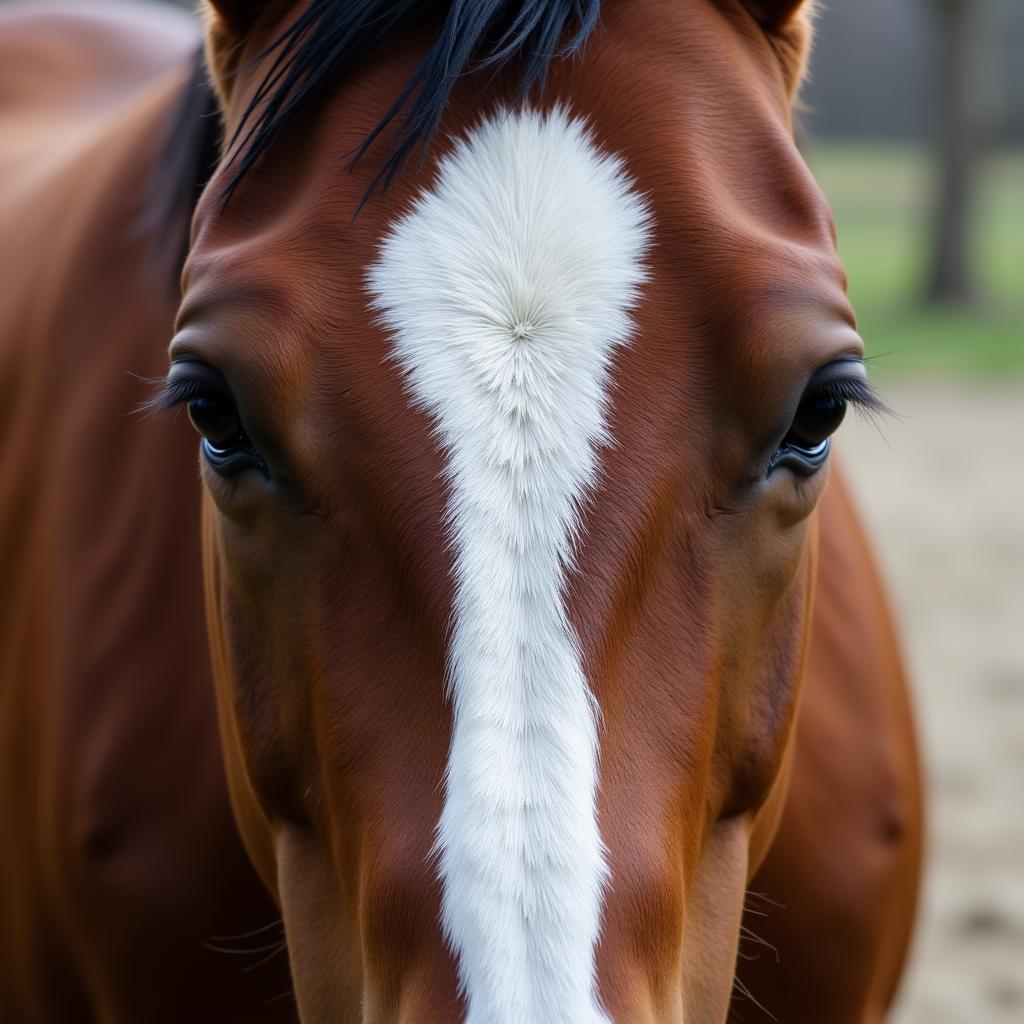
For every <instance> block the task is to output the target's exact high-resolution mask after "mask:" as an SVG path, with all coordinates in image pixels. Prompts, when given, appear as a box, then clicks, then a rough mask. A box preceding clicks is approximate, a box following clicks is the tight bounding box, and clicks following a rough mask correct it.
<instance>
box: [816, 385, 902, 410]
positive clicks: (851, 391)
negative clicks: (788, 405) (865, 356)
mask: <svg viewBox="0 0 1024 1024" xmlns="http://www.w3.org/2000/svg"><path fill="white" fill-rule="evenodd" d="M815 392H816V393H817V394H819V395H827V396H828V397H829V398H835V399H838V400H839V401H843V402H847V403H848V404H849V405H852V406H854V407H855V408H856V409H857V410H858V411H859V412H861V413H863V414H864V415H866V416H868V417H869V418H870V419H874V418H877V417H886V416H894V415H895V413H894V412H893V410H892V409H891V408H889V406H888V405H886V403H885V402H884V401H882V399H881V398H880V397H879V396H878V393H877V392H876V391H875V389H874V388H873V387H872V386H871V385H870V384H869V383H868V382H867V381H866V380H864V379H863V378H861V377H836V378H833V379H832V380H828V381H824V382H823V383H821V384H819V385H818V386H817V387H816V388H815Z"/></svg>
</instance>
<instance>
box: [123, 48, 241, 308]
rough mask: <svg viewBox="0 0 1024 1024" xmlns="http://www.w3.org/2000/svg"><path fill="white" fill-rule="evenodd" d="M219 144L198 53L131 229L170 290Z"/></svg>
mask: <svg viewBox="0 0 1024 1024" xmlns="http://www.w3.org/2000/svg"><path fill="white" fill-rule="evenodd" d="M220 142H221V120H220V105H219V103H218V102H217V97H216V94H215V93H214V91H213V89H212V88H211V87H210V82H209V75H208V73H207V70H206V62H205V61H204V60H203V55H202V52H197V53H196V54H195V55H194V56H193V58H192V70H191V73H190V75H189V77H188V79H187V81H186V82H185V85H184V87H183V88H182V91H181V95H180V97H179V99H178V103H177V105H176V107H175V108H174V110H173V112H172V114H171V117H170V118H169V120H168V124H167V128H166V134H165V136H164V138H163V141H162V145H161V147H160V151H159V154H158V156H157V159H156V161H155V162H154V165H153V170H152V173H151V174H150V177H149V181H148V182H147V184H146V191H145V194H144V196H143V206H142V214H141V216H140V217H139V219H138V222H137V223H136V225H135V229H136V230H137V231H138V232H139V233H141V234H145V235H149V236H150V237H151V239H152V244H153V254H154V260H155V263H156V265H157V268H158V269H159V270H160V271H161V272H162V273H164V272H166V273H169V275H170V280H171V281H172V282H173V287H174V288H175V289H176V288H177V287H178V277H179V275H180V274H181V268H182V266H183V265H184V263H185V257H186V255H187V254H188V229H189V223H190V221H191V219H192V214H193V213H194V212H195V208H196V204H197V203H198V202H199V196H200V195H201V194H202V191H203V189H204V188H205V187H206V183H207V182H208V181H209V180H210V177H211V175H212V174H213V171H214V169H215V168H216V166H217V161H218V159H219V156H220Z"/></svg>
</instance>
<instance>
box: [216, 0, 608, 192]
mask: <svg viewBox="0 0 1024 1024" xmlns="http://www.w3.org/2000/svg"><path fill="white" fill-rule="evenodd" d="M434 12H440V13H441V14H442V15H443V22H442V24H441V28H440V31H439V33H438V37H437V41H436V42H435V43H434V45H433V46H432V47H431V49H430V51H429V52H428V53H427V56H426V57H425V59H424V61H423V63H422V64H421V65H420V66H419V68H417V70H416V71H415V72H414V73H413V75H412V77H411V78H410V79H409V81H408V82H407V83H406V84H405V86H404V87H403V89H402V91H401V92H400V93H399V95H398V97H397V98H396V99H395V101H394V103H393V104H392V105H391V106H390V107H389V108H388V110H387V112H386V113H385V114H384V116H383V118H382V119H381V121H380V122H379V123H378V124H377V126H376V127H375V128H374V129H373V131H372V132H370V134H369V135H368V136H367V137H366V138H365V139H364V140H363V142H362V143H361V144H360V145H359V146H358V147H357V148H356V150H355V151H354V153H353V154H352V159H351V161H350V162H349V164H348V165H347V167H348V170H352V169H353V168H354V167H355V165H356V164H357V163H358V162H359V161H360V160H361V159H362V158H363V157H364V156H365V155H366V152H367V151H368V150H369V148H370V147H371V146H372V145H373V144H374V142H375V141H376V140H377V139H378V138H379V137H380V136H381V135H382V133H383V132H385V131H386V130H387V129H388V128H389V127H390V126H393V125H394V129H393V131H392V134H391V137H390V139H389V140H388V152H387V157H386V159H385V161H384V163H383V166H382V167H381V169H380V171H379V172H378V173H377V175H376V176H375V177H374V179H373V181H372V183H371V185H370V187H369V189H368V191H367V197H368V196H369V195H370V194H371V193H372V192H373V191H374V190H375V189H377V188H378V187H380V188H383V189H386V188H387V187H388V185H389V184H390V183H391V181H392V180H393V179H394V177H395V175H396V174H397V173H398V172H399V170H400V169H401V168H402V166H403V165H404V164H405V162H406V160H408V159H409V157H410V156H411V155H412V154H413V153H415V152H416V150H417V149H418V150H420V151H421V152H425V151H426V149H427V147H428V146H429V144H430V142H431V140H432V138H433V137H434V134H435V133H436V131H437V128H438V125H439V124H440V121H441V116H442V114H443V113H444V109H445V106H446V104H447V102H448V98H449V96H450V95H451V91H452V88H453V87H454V85H455V82H456V81H457V80H458V79H459V78H460V77H461V76H463V75H465V74H468V73H471V72H473V71H481V70H484V69H490V70H492V71H494V70H498V69H500V68H502V67H504V66H506V65H507V64H510V63H511V62H512V61H516V60H518V61H520V62H521V63H522V73H521V77H520V81H519V90H518V91H519V94H520V96H525V95H526V94H527V93H528V92H529V91H530V89H531V88H532V87H533V86H534V85H535V84H537V83H539V84H541V85H543V83H544V79H545V77H546V74H547V71H548V67H549V65H550V63H551V61H552V60H553V59H554V58H556V57H567V56H571V55H573V54H575V53H577V52H578V51H579V50H580V48H581V47H582V46H583V44H584V42H585V41H586V39H587V38H588V37H589V36H590V34H591V33H592V32H593V30H594V29H595V28H596V26H597V22H598V17H599V14H600V0H521V2H519V3H514V2H509V0H448V2H445V3H437V2H436V0H434V2H432V0H310V3H309V6H308V7H307V8H306V9H305V10H304V11H303V12H302V14H301V15H300V16H299V17H298V18H297V19H296V20H295V21H294V22H293V23H292V24H291V25H290V26H289V27H288V28H287V29H285V30H284V31H283V32H282V33H281V35H280V36H279V37H278V38H277V39H276V40H275V41H274V42H273V43H271V44H270V46H268V47H267V48H266V49H265V50H264V51H263V52H262V53H261V54H260V55H259V56H258V57H257V58H256V60H257V61H269V60H271V58H273V59H272V61H271V63H270V64H269V67H268V69H267V72H266V74H265V75H264V77H263V80H262V82H261V83H260V85H259V88H258V89H257V90H256V93H255V95H254V96H253V98H252V100H251V101H250V103H249V104H248V106H247V107H246V109H245V111H244V112H243V115H242V118H241V121H240V123H239V126H238V128H237V130H236V131H235V133H234V135H233V136H232V138H231V139H230V141H229V144H228V147H227V153H229V154H230V165H233V168H234V172H233V174H232V176H231V178H230V179H229V181H228V184H227V186H226V187H225V190H224V193H223V199H224V200H225V201H227V200H229V199H230V198H231V196H232V195H233V194H234V192H235V190H236V189H237V188H238V186H239V185H240V184H241V183H242V180H243V179H244V178H245V176H246V174H247V173H248V172H249V171H250V170H251V169H252V167H253V165H254V164H255V163H256V162H257V161H258V160H259V159H260V157H261V156H262V155H263V154H264V153H265V152H266V150H267V149H268V148H269V147H270V146H271V145H272V144H273V142H274V140H275V139H276V138H277V137H278V136H279V135H280V134H281V132H282V131H284V129H285V128H286V127H287V126H288V125H289V124H290V123H291V122H292V121H293V120H294V118H295V117H296V116H298V114H299V113H300V112H301V111H302V110H303V109H305V108H307V107H308V106H309V105H310V104H311V103H313V102H314V101H315V100H316V99H317V98H318V97H319V96H321V95H322V94H323V93H324V92H325V91H326V89H327V88H329V86H330V85H331V84H332V83H333V82H334V81H336V80H337V78H338V77H339V76H341V75H342V74H344V73H345V71H346V70H348V69H349V68H351V67H353V66H354V65H355V64H356V63H357V62H359V61H360V60H362V59H363V58H365V57H367V56H368V55H370V54H371V53H372V52H373V51H374V50H375V49H376V48H377V47H378V46H380V45H381V44H382V43H383V42H384V41H385V40H386V39H388V38H389V37H390V36H391V35H393V34H394V33H395V32H396V31H398V30H399V29H400V28H402V27H404V26H405V25H408V24H411V23H413V22H414V21H415V20H416V19H418V18H422V17H424V16H427V15H430V14H433V13H434ZM572 28H575V31H572V32H571V34H570V30H571V29H572ZM566 36H568V38H567V40H566V42H565V43H564V44H563V45H562V47H561V48H559V45H558V44H559V41H560V40H562V39H565V38H566ZM396 122H397V124H396Z"/></svg>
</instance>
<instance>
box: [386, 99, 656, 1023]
mask: <svg viewBox="0 0 1024 1024" xmlns="http://www.w3.org/2000/svg"><path fill="white" fill-rule="evenodd" d="M648 235H649V223H648V214H647V211H646V208H645V205H644V203H643V201H642V200H641V199H640V198H639V196H638V195H637V194H636V192H635V191H634V190H633V188H632V187H631V184H630V181H629V179H628V178H627V176H626V173H625V170H624V168H623V166H622V163H621V162H620V161H619V160H617V159H616V158H614V157H612V156H609V155H607V154H604V153H602V152H601V151H599V150H598V149H597V147H596V146H595V144H594V142H593V140H592V138H591V137H590V135H589V133H588V131H587V129H586V127H585V126H584V125H583V124H582V123H581V122H580V121H578V120H575V119H572V118H571V117H570V116H569V115H568V113H567V112H566V111H564V110H562V109H556V110H554V111H553V112H550V113H548V114H540V113H537V112H533V111H522V112H503V113H501V114H499V115H497V116H495V117H493V118H491V119H489V120H487V121H485V122H483V123H482V124H480V125H479V126H478V127H477V128H475V129H474V130H472V131H471V132H470V133H469V134H468V135H467V137H466V138H465V139H463V140H461V141H459V142H458V143H456V144H455V145H454V148H453V149H452V151H451V153H450V154H449V155H448V156H446V157H444V158H443V159H442V160H440V161H439V166H438V172H437V178H436V182H435V184H434V185H433V187H432V188H430V189H428V190H425V191H424V192H423V193H422V194H421V195H420V197H419V198H418V199H417V201H416V202H415V204H414V205H413V207H412V208H411V210H410V212H408V213H407V214H406V215H405V216H403V217H402V218H400V219H399V220H398V221H397V223H396V224H394V225H393V226H392V228H391V229H390V230H389V232H388V233H387V235H386V237H385V239H384V241H383V243H382V246H381V251H380V256H379V258H378V260H377V262H376V263H375V264H374V265H373V267H371V269H370V271H369V289H370V292H371V294H372V296H373V306H374V308H375V310H376V311H377V312H378V313H379V314H380V318H381V321H382V322H383V324H384V325H385V326H386V328H387V329H388V331H389V333H390V335H391V337H392V339H393V343H394V352H395V355H396V357H397V359H398V361H399V363H400V365H401V367H402V369H403V371H404V374H405V377H406V381H407V386H408V387H409V389H410V391H411V393H412V395H413V396H414V398H415V401H416V402H417V403H418V404H419V405H420V406H422V407H423V408H424V409H426V410H428V411H429V413H430V414H431V415H432V417H433V418H434V421H435V422H436V425H437V432H438V436H439V439H440V442H441V444H442V447H443V450H444V453H445V456H446V459H447V468H446V474H447V478H448V486H449V494H450V499H449V508H448V518H449V522H448V529H449V535H450V539H451V543H452V548H453V552H454V561H455V607H454V621H453V634H452V639H451V648H450V663H449V675H450V685H451V689H452V695H453V701H454V722H453V735H452V744H451V751H450V753H449V758H448V773H447V780H446V796H445V804H444V811H443V813H442V816H441V820H440V823H439V827H438V840H437V847H438V852H439V855H440V870H441V880H442V884H443V924H444V928H445V932H446V934H447V936H448V939H449V941H450V943H451V946H452V948H453V951H454V953H455V955H456V957H457V960H458V965H459V973H460V978H461V982H462V985H463V988H464V991H465V994H466V998H467V1002H468V1007H469V1010H468V1016H467V1021H468V1024H556V1022H557V1024H597V1022H603V1021H605V1020H606V1017H605V1015H604V1013H603V1012H602V1010H601V1009H600V1007H599V1005H598V1000H597V995H596V991H595V979H594V951H595V946H596V944H597V940H598V928H599V922H600V915H601V896H602V888H603V885H604V883H605V880H606V876H607V868H606V865H605V861H604V855H603V846H602V842H601V837H600V834H599V831H598V826H597V815H596V806H595V794H596V787H597V757H598V744H597V733H596V723H595V715H596V708H595V707H594V702H593V698H592V696H591V693H590V690H589V688H588V686H587V681H586V678H585V677H584V674H583V669H582V665H581V658H580V650H579V644H578V642H577V638H576V636H575V635H574V632H573V629H572V625H571V623H570V622H569V618H568V616H567V614H566V610H565V605H564V601H563V596H564V589H565V576H566V572H567V570H568V568H569V566H570V563H571V561H572V549H573V540H574V537H575V535H576V532H577V527H578V522H579V509H580V503H581V501H582V500H583V499H584V497H585V496H586V494H587V491H588V488H590V487H591V486H592V485H593V483H594V480H595V475H596V472H597V460H598V449H599V447H600V446H601V445H602V444H603V443H604V442H606V441H607V433H606V427H605V413H606V406H607V391H608V387H609V368H610V362H611V359H612V356H613V354H614V352H615V349H616V347H617V346H619V345H622V344H624V343H625V342H626V341H627V339H628V337H629V334H630V330H631V326H632V325H631V320H630V314H629V311H630V309H631V307H632V306H633V304H634V303H635V302H636V299H637V293H638V288H639V286H640V284H641V282H642V281H643V278H644V270H643V259H644V255H645V251H646V248H647V244H648Z"/></svg>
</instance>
